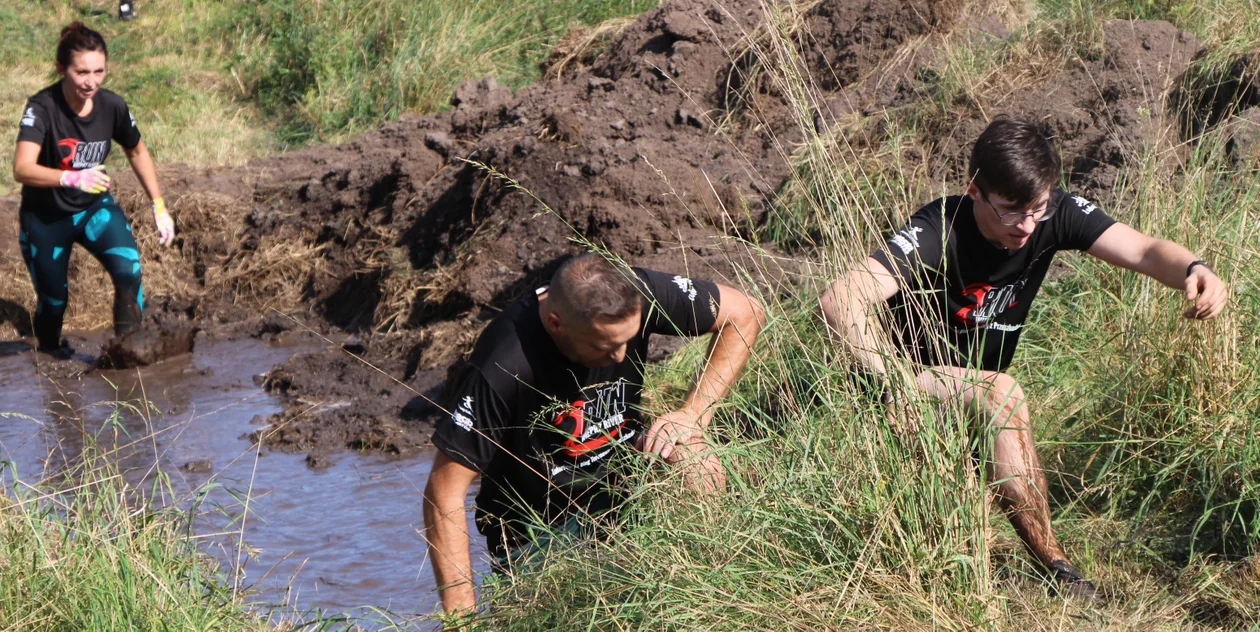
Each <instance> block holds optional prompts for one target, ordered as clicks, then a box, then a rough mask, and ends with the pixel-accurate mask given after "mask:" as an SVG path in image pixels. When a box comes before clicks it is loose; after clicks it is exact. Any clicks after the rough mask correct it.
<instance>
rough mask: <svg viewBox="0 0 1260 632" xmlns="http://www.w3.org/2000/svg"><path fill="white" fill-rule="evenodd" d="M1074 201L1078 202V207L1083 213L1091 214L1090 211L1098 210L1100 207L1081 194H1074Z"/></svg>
mask: <svg viewBox="0 0 1260 632" xmlns="http://www.w3.org/2000/svg"><path fill="white" fill-rule="evenodd" d="M1072 201H1073V202H1076V206H1077V208H1079V209H1081V213H1084V214H1085V215H1089V214H1090V213H1093V212H1094V211H1097V210H1098V207H1097V206H1094V203H1093V202H1090V201H1089V200H1087V199H1085V198H1083V197H1081V196H1079V195H1073V196H1072Z"/></svg>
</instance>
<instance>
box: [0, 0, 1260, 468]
mask: <svg viewBox="0 0 1260 632" xmlns="http://www.w3.org/2000/svg"><path fill="white" fill-rule="evenodd" d="M961 11H962V9H961V3H959V2H948V1H937V2H933V1H928V0H919V1H915V2H893V1H891V0H875V1H871V2H867V1H862V2H858V1H855V0H825V1H823V2H819V3H817V4H816V5H813V6H812V8H810V9H808V11H807V12H805V13H804V14H803V15H800V16H795V18H793V19H794V20H795V22H794V24H795V25H796V28H797V31H796V32H797V36H796V46H797V54H798V56H799V59H800V60H801V66H802V68H803V69H804V70H803V72H804V73H805V75H806V82H807V83H808V84H809V85H810V89H811V95H812V97H811V98H812V104H813V105H812V106H811V107H813V108H814V109H815V112H813V114H812V116H811V117H806V118H810V119H812V120H810V122H809V123H808V124H806V125H803V124H801V122H800V121H801V118H802V117H801V116H800V113H799V112H797V111H794V110H793V108H791V107H789V105H788V99H787V98H786V97H785V96H784V95H783V94H782V93H781V92H782V91H781V90H778V89H776V88H775V87H774V84H773V82H769V81H763V80H761V79H760V76H761V75H760V74H759V73H764V68H762V67H760V65H759V60H758V59H756V58H755V56H750V54H749V53H746V52H745V51H748V50H749V44H750V42H753V41H756V38H759V37H764V35H765V30H764V29H765V28H767V27H766V24H765V20H766V19H767V18H766V14H765V13H764V10H763V7H762V3H761V2H758V1H754V0H725V1H722V2H712V1H705V0H673V1H671V2H666V3H664V4H663V5H662V6H661V7H659V8H658V9H655V10H653V11H650V12H648V13H646V14H644V15H642V16H640V18H639V19H638V20H637V21H635V22H634V23H632V24H631V25H630V26H628V27H627V28H625V29H624V30H623V31H621V32H620V33H618V34H616V35H615V36H613V37H612V38H611V39H610V40H608V41H607V42H604V43H603V44H602V47H601V48H599V49H587V50H579V51H571V52H573V53H574V54H573V55H572V56H569V57H566V56H563V55H560V54H557V55H554V56H553V57H552V60H551V62H550V63H551V64H552V66H551V67H550V68H549V69H548V72H547V75H548V77H549V78H548V79H546V80H544V81H542V82H539V83H537V84H535V85H532V86H528V87H526V88H522V89H520V90H518V91H516V92H515V93H513V92H512V91H510V90H508V89H507V88H505V87H503V86H502V85H500V84H498V83H497V82H496V81H494V80H493V79H485V80H481V81H473V82H468V83H466V84H464V85H463V86H461V87H460V88H459V89H458V90H456V91H455V94H454V95H453V96H452V100H451V103H452V105H453V108H452V109H451V110H448V111H446V112H443V113H440V114H437V115H432V116H424V117H415V116H409V117H404V118H403V119H402V120H400V121H398V122H395V123H390V124H388V125H384V126H382V127H381V128H380V129H378V130H376V131H373V132H370V133H368V134H365V135H363V136H361V137H359V138H357V139H355V140H354V141H351V142H349V143H346V144H343V145H337V146H321V147H310V148H306V149H302V150H299V151H294V152H291V153H287V154H284V155H281V156H276V157H273V158H267V159H264V160H258V161H255V162H253V163H250V164H249V165H247V166H245V167H241V168H222V169H210V170H197V171H188V170H180V169H166V170H164V173H163V185H164V188H165V189H166V191H168V194H167V200H168V203H169V204H170V206H171V207H172V209H173V211H174V213H175V215H176V217H177V218H178V222H179V228H180V231H181V233H180V235H179V237H178V238H177V239H176V243H175V246H174V247H173V248H170V249H161V248H158V247H157V246H156V243H155V237H154V235H153V234H152V229H151V227H149V226H148V224H147V223H146V222H139V221H138V222H136V223H137V234H138V235H139V238H140V242H141V248H142V250H143V252H144V255H145V264H146V268H145V274H146V279H145V282H146V288H147V290H148V292H149V294H150V295H151V296H153V297H155V298H154V299H153V300H152V301H151V303H152V304H153V306H154V308H155V310H156V311H159V312H175V311H178V312H180V313H186V314H187V315H188V316H189V317H190V318H191V319H192V320H194V321H195V322H196V323H197V325H198V326H199V327H201V328H203V329H205V330H207V331H209V332H211V333H215V334H216V335H231V336H245V335H249V336H254V337H258V338H265V337H266V336H272V335H276V334H277V333H278V332H282V331H285V330H288V329H292V328H294V327H303V328H310V329H312V330H315V331H317V332H319V333H320V334H321V335H325V336H327V338H328V339H329V340H330V341H331V342H330V344H329V347H328V349H327V350H325V351H323V352H320V353H317V354H308V355H304V356H300V357H297V358H295V359H293V360H291V361H290V362H289V363H287V364H286V365H284V366H282V367H277V368H276V369H274V370H273V371H271V372H270V373H269V374H268V375H267V376H266V377H265V379H264V380H263V383H264V385H265V386H266V388H267V389H269V390H270V391H272V392H274V393H278V394H280V395H282V396H284V397H285V398H286V401H287V402H288V406H287V409H286V411H285V412H284V413H281V414H279V415H273V416H271V417H270V418H268V419H266V420H259V422H260V430H259V431H258V432H257V433H255V436H256V437H259V438H261V439H262V440H263V441H264V442H266V443H267V444H269V445H271V446H273V447H275V448H277V449H282V450H293V451H307V452H310V453H311V454H312V455H313V456H312V463H314V464H319V463H321V462H322V460H323V459H324V455H326V454H328V453H329V452H330V451H334V450H339V449H347V448H349V449H355V450H364V451H380V452H386V453H392V454H410V453H414V452H415V451H416V450H418V449H420V448H421V447H423V446H424V445H425V443H426V442H427V437H428V433H429V429H430V427H431V421H432V419H433V418H434V417H435V416H436V415H437V414H439V413H440V407H439V406H437V405H435V404H433V403H431V401H430V400H434V401H439V400H440V391H441V385H442V383H443V380H444V379H445V377H446V375H447V369H448V367H449V366H451V364H452V363H453V362H455V361H457V360H458V359H459V358H460V357H461V356H462V355H463V354H464V353H465V352H466V351H467V350H468V349H469V348H470V346H471V344H472V342H473V341H474V339H475V337H476V334H477V332H478V331H479V330H480V328H481V326H482V325H483V324H484V322H485V321H487V320H488V319H489V318H491V317H493V315H494V314H495V313H497V311H498V310H500V309H501V308H502V307H503V306H504V305H506V304H507V303H508V302H510V301H511V300H513V299H514V298H516V297H518V296H520V295H521V294H522V293H523V292H525V291H527V290H528V289H529V288H531V287H532V286H535V285H537V284H540V283H542V282H543V281H545V279H546V278H547V277H548V276H549V275H550V273H551V271H552V270H554V269H555V267H556V266H557V265H558V264H559V262H561V261H562V260H563V258H565V257H567V256H569V255H571V254H573V253H575V252H578V251H579V250H580V249H581V248H582V246H581V245H580V244H578V243H575V239H577V240H582V241H586V242H589V243H594V244H599V245H602V246H603V247H606V248H608V249H610V250H611V251H613V252H615V253H617V254H619V255H621V256H623V257H625V258H627V259H628V260H630V261H631V262H633V263H636V264H640V265H646V266H653V267H659V268H663V269H670V270H678V271H686V272H688V273H689V274H692V275H696V276H702V277H709V278H715V279H721V280H724V281H726V282H728V283H731V284H734V285H745V284H746V283H745V280H746V279H741V278H740V277H739V276H738V275H737V272H736V271H737V269H739V268H740V266H741V264H743V263H747V262H749V261H750V260H753V259H755V258H756V257H757V255H756V254H754V252H753V248H751V247H749V246H748V245H747V241H745V240H755V239H756V237H757V235H758V230H759V228H760V227H762V226H764V225H765V223H766V222H767V219H768V216H769V214H770V213H772V212H774V208H775V201H776V192H777V191H779V190H780V189H781V188H782V187H783V185H784V182H785V181H787V180H788V179H789V178H790V177H791V176H792V175H793V159H792V153H793V151H794V150H795V149H796V147H797V146H798V144H799V143H800V142H802V141H803V140H804V139H805V138H806V137H807V136H809V135H811V134H818V133H823V134H826V133H828V130H830V129H832V128H835V127H839V126H844V125H850V124H852V123H853V122H854V121H861V120H872V121H874V120H878V119H880V118H881V117H884V116H886V115H887V114H888V113H889V112H894V111H897V110H898V108H906V107H910V106H914V105H915V104H923V103H927V102H930V101H931V100H932V99H936V98H938V96H937V95H938V94H939V92H940V89H939V88H940V86H939V82H940V77H941V75H942V74H943V73H944V66H945V65H946V63H947V60H946V59H944V58H943V56H942V53H941V50H942V49H943V46H944V44H945V43H947V42H957V41H958V39H959V38H960V37H961V38H980V39H981V40H983V41H985V42H990V43H991V45H992V46H995V47H1001V46H1002V42H1003V41H1005V38H1007V37H1008V36H1009V32H1010V29H1009V28H1008V26H1007V25H1005V24H1003V23H1001V21H1000V20H998V19H997V18H996V17H994V16H992V15H972V14H965V15H964V14H963V13H961ZM1101 39H1102V42H1103V44H1102V45H1101V46H1100V47H1097V48H1094V49H1089V50H1086V51H1084V52H1083V53H1082V54H1080V55H1077V56H1076V57H1074V58H1073V59H1072V60H1071V61H1070V63H1067V64H1066V65H1065V66H1062V67H1037V68H1035V69H1033V70H1030V71H1029V72H1028V73H1027V76H1029V77H1032V79H1030V80H1027V81H1024V83H1022V84H1019V85H1018V89H1015V88H1012V87H1011V86H1014V85H1015V84H1009V85H1004V86H996V87H994V90H993V92H992V93H989V94H985V95H982V96H976V95H970V96H968V95H963V96H962V97H958V99H956V101H957V102H954V103H947V104H942V106H941V107H943V108H946V110H947V115H942V116H938V117H936V118H933V119H930V121H929V123H930V133H931V135H932V139H931V151H929V152H927V153H926V154H925V155H920V156H917V157H913V159H914V160H918V161H920V162H922V163H925V164H926V165H927V166H928V168H929V169H931V170H932V172H933V173H938V172H940V173H942V175H941V178H957V177H958V175H959V174H960V173H961V172H962V169H963V168H964V166H965V162H966V152H967V150H968V148H969V143H970V141H971V140H972V139H974V137H975V136H976V135H977V134H978V133H979V131H980V130H981V129H983V127H984V125H985V124H986V123H987V121H988V120H990V118H991V117H992V116H993V115H995V114H997V113H1009V114H1014V115H1018V116H1021V117H1024V118H1029V119H1033V120H1036V121H1039V122H1041V124H1042V125H1043V127H1044V128H1045V130H1046V131H1047V132H1048V133H1049V134H1051V135H1052V136H1053V137H1054V138H1055V139H1056V142H1057V143H1058V144H1059V145H1060V147H1061V148H1062V151H1063V154H1064V161H1065V165H1067V166H1068V168H1069V171H1070V178H1071V181H1072V183H1073V185H1074V187H1076V188H1077V189H1078V190H1080V191H1082V192H1084V193H1086V194H1088V195H1091V196H1093V197H1094V198H1096V199H1100V200H1102V201H1104V203H1105V201H1106V200H1107V199H1108V198H1109V197H1110V196H1111V195H1112V191H1113V188H1114V187H1115V186H1116V183H1117V175H1118V173H1119V169H1120V167H1121V166H1123V165H1124V163H1125V160H1126V159H1128V158H1129V157H1131V156H1134V155H1136V153H1137V152H1140V151H1142V150H1144V149H1149V148H1151V147H1156V146H1166V147H1171V148H1173V149H1174V150H1173V151H1170V152H1167V153H1168V155H1169V156H1170V160H1171V161H1172V162H1174V163H1175V162H1176V160H1177V157H1178V156H1180V155H1184V151H1185V148H1186V147H1187V145H1186V144H1185V143H1183V138H1184V136H1185V133H1186V130H1188V129H1191V128H1194V125H1192V124H1189V123H1185V124H1179V121H1178V120H1177V113H1176V112H1177V110H1176V109H1175V108H1174V106H1173V104H1175V103H1181V104H1182V105H1184V104H1185V103H1186V102H1192V105H1193V106H1194V107H1197V108H1199V109H1202V108H1203V107H1206V106H1203V104H1202V103H1201V100H1199V99H1195V98H1194V97H1193V95H1189V96H1187V93H1186V90H1187V88H1186V86H1187V85H1189V82H1188V80H1187V78H1186V77H1187V71H1188V70H1189V69H1190V68H1191V66H1192V63H1193V61H1194V59H1195V58H1196V56H1197V55H1199V54H1201V48H1202V47H1201V46H1200V44H1199V43H1198V42H1197V41H1196V40H1195V39H1194V38H1193V37H1192V36H1191V35H1189V34H1187V33H1185V32H1181V31H1178V30H1177V29H1176V28H1175V27H1173V26H1172V25H1170V24H1168V23H1165V22H1140V21H1134V22H1113V23H1109V24H1106V25H1104V26H1103V33H1102V38H1101ZM601 51H602V52H601ZM561 62H564V63H563V64H561ZM1240 76H1242V77H1243V79H1240V80H1239V81H1238V84H1239V86H1240V87H1239V90H1238V94H1240V95H1242V94H1250V95H1253V96H1254V94H1260V91H1256V90H1254V89H1252V88H1250V87H1248V86H1250V85H1251V84H1250V83H1248V82H1250V78H1249V77H1250V75H1245V73H1244V74H1243V75H1240ZM999 88H1000V89H999ZM1248 90H1250V92H1248ZM1236 102H1237V99H1236V100H1235V102H1231V103H1235V104H1236ZM1231 107H1233V106H1231ZM1181 109H1182V110H1184V109H1185V108H1184V107H1182V108H1181ZM1191 109H1193V108H1191ZM1226 109H1228V108H1226ZM1208 119H1211V120H1210V121H1208ZM1222 119H1223V116H1222V115H1220V114H1211V115H1209V116H1206V117H1203V116H1201V117H1199V119H1195V120H1196V121H1200V122H1199V123H1197V125H1198V127H1197V128H1196V129H1200V130H1201V129H1202V128H1203V127H1204V126H1205V125H1210V124H1216V123H1217V122H1219V121H1220V120H1222ZM1203 121H1207V122H1203ZM1180 123H1184V121H1180ZM872 128H873V129H875V130H876V131H875V132H873V133H875V134H878V125H875V126H872ZM1254 145H1255V143H1254V142H1253V143H1251V144H1250V145H1246V146H1247V147H1251V149H1249V150H1248V151H1254ZM1173 166H1174V167H1175V165H1173ZM491 169H492V170H494V171H496V172H498V173H499V174H503V175H504V176H506V178H505V177H500V176H497V175H496V174H495V173H492V172H491ZM507 178H510V179H511V180H508V179H507ZM119 179H120V180H121V181H122V187H123V193H122V195H121V198H122V199H123V200H124V201H125V202H126V204H127V206H128V208H129V210H130V211H132V212H133V217H147V215H146V214H145V212H144V205H143V202H144V200H143V199H142V196H140V194H139V192H138V187H136V186H135V185H134V184H133V183H131V182H129V181H128V180H127V178H126V177H125V175H124V176H123V177H120V178H119ZM516 183H519V185H520V187H523V188H525V189H528V191H529V192H530V193H531V194H532V195H530V194H526V193H524V192H522V191H521V190H520V188H518V187H517V186H515V184H516ZM0 206H3V207H4V209H5V211H4V212H8V211H9V210H10V208H11V207H12V210H13V211H14V212H13V213H11V216H13V215H16V213H15V211H16V208H15V207H16V201H15V200H11V199H10V200H4V201H0ZM13 230H14V231H15V229H13ZM0 242H3V246H2V248H3V250H2V251H0V256H2V257H3V259H2V260H0V264H2V265H3V266H4V269H5V270H6V271H11V274H10V276H12V277H14V278H15V279H19V280H24V279H23V278H22V277H21V270H22V268H21V266H20V255H18V254H17V252H16V250H17V249H16V236H13V237H12V238H10V236H9V235H8V234H0ZM766 246H769V245H768V244H767V245H766ZM79 259H80V260H84V259H83V257H82V256H81V255H80V257H79ZM757 263H758V266H759V267H763V268H765V267H771V268H773V267H774V266H775V265H777V264H775V263H773V261H772V260H769V259H759V260H758V261H757ZM88 267H91V266H90V265H89V266H78V268H79V269H77V270H76V271H75V276H74V277H73V278H74V279H75V280H74V281H73V283H75V284H76V285H77V286H78V289H76V290H75V292H74V294H73V299H72V302H76V303H95V304H97V305H100V304H105V303H104V302H103V300H107V299H104V295H105V294H106V291H105V289H103V287H104V286H103V287H102V288H94V291H96V292H97V293H98V294H101V296H98V297H94V296H93V295H92V291H93V290H89V291H86V292H85V291H84V287H85V285H86V284H87V283H86V282H85V281H84V279H87V278H89V277H90V274H92V272H90V271H89V272H85V271H84V270H83V268H88ZM769 276H774V274H770V275H769ZM757 280H759V279H754V281H757ZM98 285H99V284H98ZM28 294H29V286H28V285H26V284H23V283H21V282H16V283H9V284H8V285H6V286H4V288H3V291H2V292H0V316H2V317H3V318H4V319H5V321H6V322H9V323H12V324H13V325H14V327H15V328H18V329H20V327H21V325H20V324H19V321H21V320H22V319H23V317H24V316H25V312H24V311H23V310H24V309H25V308H24V307H23V306H24V305H26V304H27V303H29V297H28ZM75 309H78V310H80V311H79V312H78V313H79V314H80V316H81V317H82V314H83V312H82V310H83V309H85V308H83V307H77V308H76V307H75V306H73V305H72V315H73V314H74V313H75V312H74V311H73V310H75ZM26 317H27V318H28V316H26ZM222 332H228V333H222Z"/></svg>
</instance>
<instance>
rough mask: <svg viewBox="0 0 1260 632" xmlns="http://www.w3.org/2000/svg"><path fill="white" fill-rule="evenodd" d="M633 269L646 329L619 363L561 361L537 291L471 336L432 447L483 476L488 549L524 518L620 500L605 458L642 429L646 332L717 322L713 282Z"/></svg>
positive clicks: (553, 516)
mask: <svg viewBox="0 0 1260 632" xmlns="http://www.w3.org/2000/svg"><path fill="white" fill-rule="evenodd" d="M633 273H634V279H633V281H634V282H635V284H636V285H637V286H638V287H639V288H640V290H641V291H642V294H643V307H642V311H641V314H642V315H641V317H640V318H641V324H640V327H639V333H638V335H636V336H635V337H634V338H633V339H631V340H630V342H629V344H628V349H627V351H626V357H625V359H624V360H623V361H622V362H620V363H618V364H614V365H611V366H606V367H601V368H597V369H591V368H587V367H584V366H582V365H579V364H576V363H573V362H571V361H569V360H568V359H567V358H565V357H564V355H562V354H561V353H560V350H559V349H558V348H557V347H556V344H555V342H554V341H553V340H552V338H551V336H550V334H548V333H547V331H546V330H545V329H544V328H543V324H542V320H541V319H540V317H539V314H538V294H537V293H535V294H534V295H531V296H528V297H526V298H524V299H521V300H520V301H517V302H515V303H513V304H512V305H510V306H508V308H507V309H505V310H504V311H503V313H501V314H499V315H498V316H497V317H495V319H494V320H493V321H491V322H490V324H489V325H487V326H486V328H485V330H484V331H482V333H481V337H480V338H478V339H477V344H476V346H475V347H474V349H473V353H472V357H471V358H470V367H469V369H468V370H467V371H466V372H465V373H464V374H463V376H462V377H461V378H459V381H458V383H457V384H456V387H455V390H454V397H453V400H452V401H451V402H450V410H451V411H452V412H451V416H450V417H448V418H443V419H441V420H439V422H438V424H437V429H436V431H435V432H434V435H433V443H434V445H436V446H437V447H438V449H440V450H442V451H443V452H444V453H446V454H447V455H448V456H450V457H451V458H452V459H454V460H455V461H457V462H459V463H461V464H463V465H465V466H467V467H469V468H472V469H474V470H477V471H479V472H481V473H482V479H481V491H480V492H479V493H478V495H477V525H478V530H479V531H481V533H482V534H483V535H485V536H486V540H487V543H488V544H489V547H490V550H491V551H492V552H493V553H495V554H501V553H502V552H503V550H504V547H505V546H506V547H509V548H510V547H512V546H513V545H515V544H516V542H517V539H518V538H519V537H520V529H519V525H520V524H521V523H522V522H524V521H526V520H527V519H528V518H529V514H531V513H532V514H533V515H534V516H537V517H538V518H541V519H542V520H544V521H546V522H548V523H555V522H558V521H562V520H563V519H565V518H566V517H568V516H569V515H572V514H573V513H574V512H578V511H583V512H588V513H592V514H594V513H598V512H601V511H605V510H608V509H611V508H613V507H614V506H615V504H616V498H615V489H614V488H615V484H614V481H613V480H612V478H611V474H610V472H609V468H608V467H607V461H608V459H609V457H610V456H611V455H613V454H614V453H615V452H616V451H617V450H620V449H625V448H626V446H631V445H633V443H634V441H635V440H636V439H637V438H638V435H639V434H640V433H642V432H643V430H644V425H643V419H642V416H641V414H640V410H639V403H640V396H641V393H642V387H643V366H644V360H645V358H646V357H647V352H648V340H649V338H650V336H652V335H653V334H664V335H678V336H696V335H700V334H704V333H707V332H708V331H710V330H711V329H712V328H713V326H714V324H715V323H716V322H717V314H718V306H719V294H718V288H717V285H715V284H713V283H711V282H708V281H702V280H693V279H690V278H687V277H684V276H681V275H674V274H667V273H663V272H656V271H652V270H644V269H640V268H634V269H633ZM541 291H542V290H539V292H541Z"/></svg>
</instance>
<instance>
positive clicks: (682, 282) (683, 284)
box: [674, 274, 696, 303]
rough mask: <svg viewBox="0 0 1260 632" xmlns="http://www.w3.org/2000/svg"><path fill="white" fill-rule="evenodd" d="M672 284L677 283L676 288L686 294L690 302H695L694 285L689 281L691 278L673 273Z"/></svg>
mask: <svg viewBox="0 0 1260 632" xmlns="http://www.w3.org/2000/svg"><path fill="white" fill-rule="evenodd" d="M674 285H677V286H678V289H679V290H680V291H682V293H683V294H686V295H687V300H689V301H691V302H692V303H694V302H696V286H695V284H694V283H692V282H691V279H688V278H687V277H685V276H681V275H677V274H675V275H674Z"/></svg>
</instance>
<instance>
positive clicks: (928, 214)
mask: <svg viewBox="0 0 1260 632" xmlns="http://www.w3.org/2000/svg"><path fill="white" fill-rule="evenodd" d="M970 202H971V198H969V197H967V196H965V195H947V196H944V197H938V198H936V199H935V200H932V201H931V202H928V203H927V204H924V205H923V206H920V207H919V210H917V211H915V212H914V215H913V216H914V217H917V218H920V219H928V220H932V221H940V220H941V219H942V218H944V219H950V218H952V217H954V216H955V215H957V214H958V213H959V211H961V210H962V209H963V207H968V206H970Z"/></svg>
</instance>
